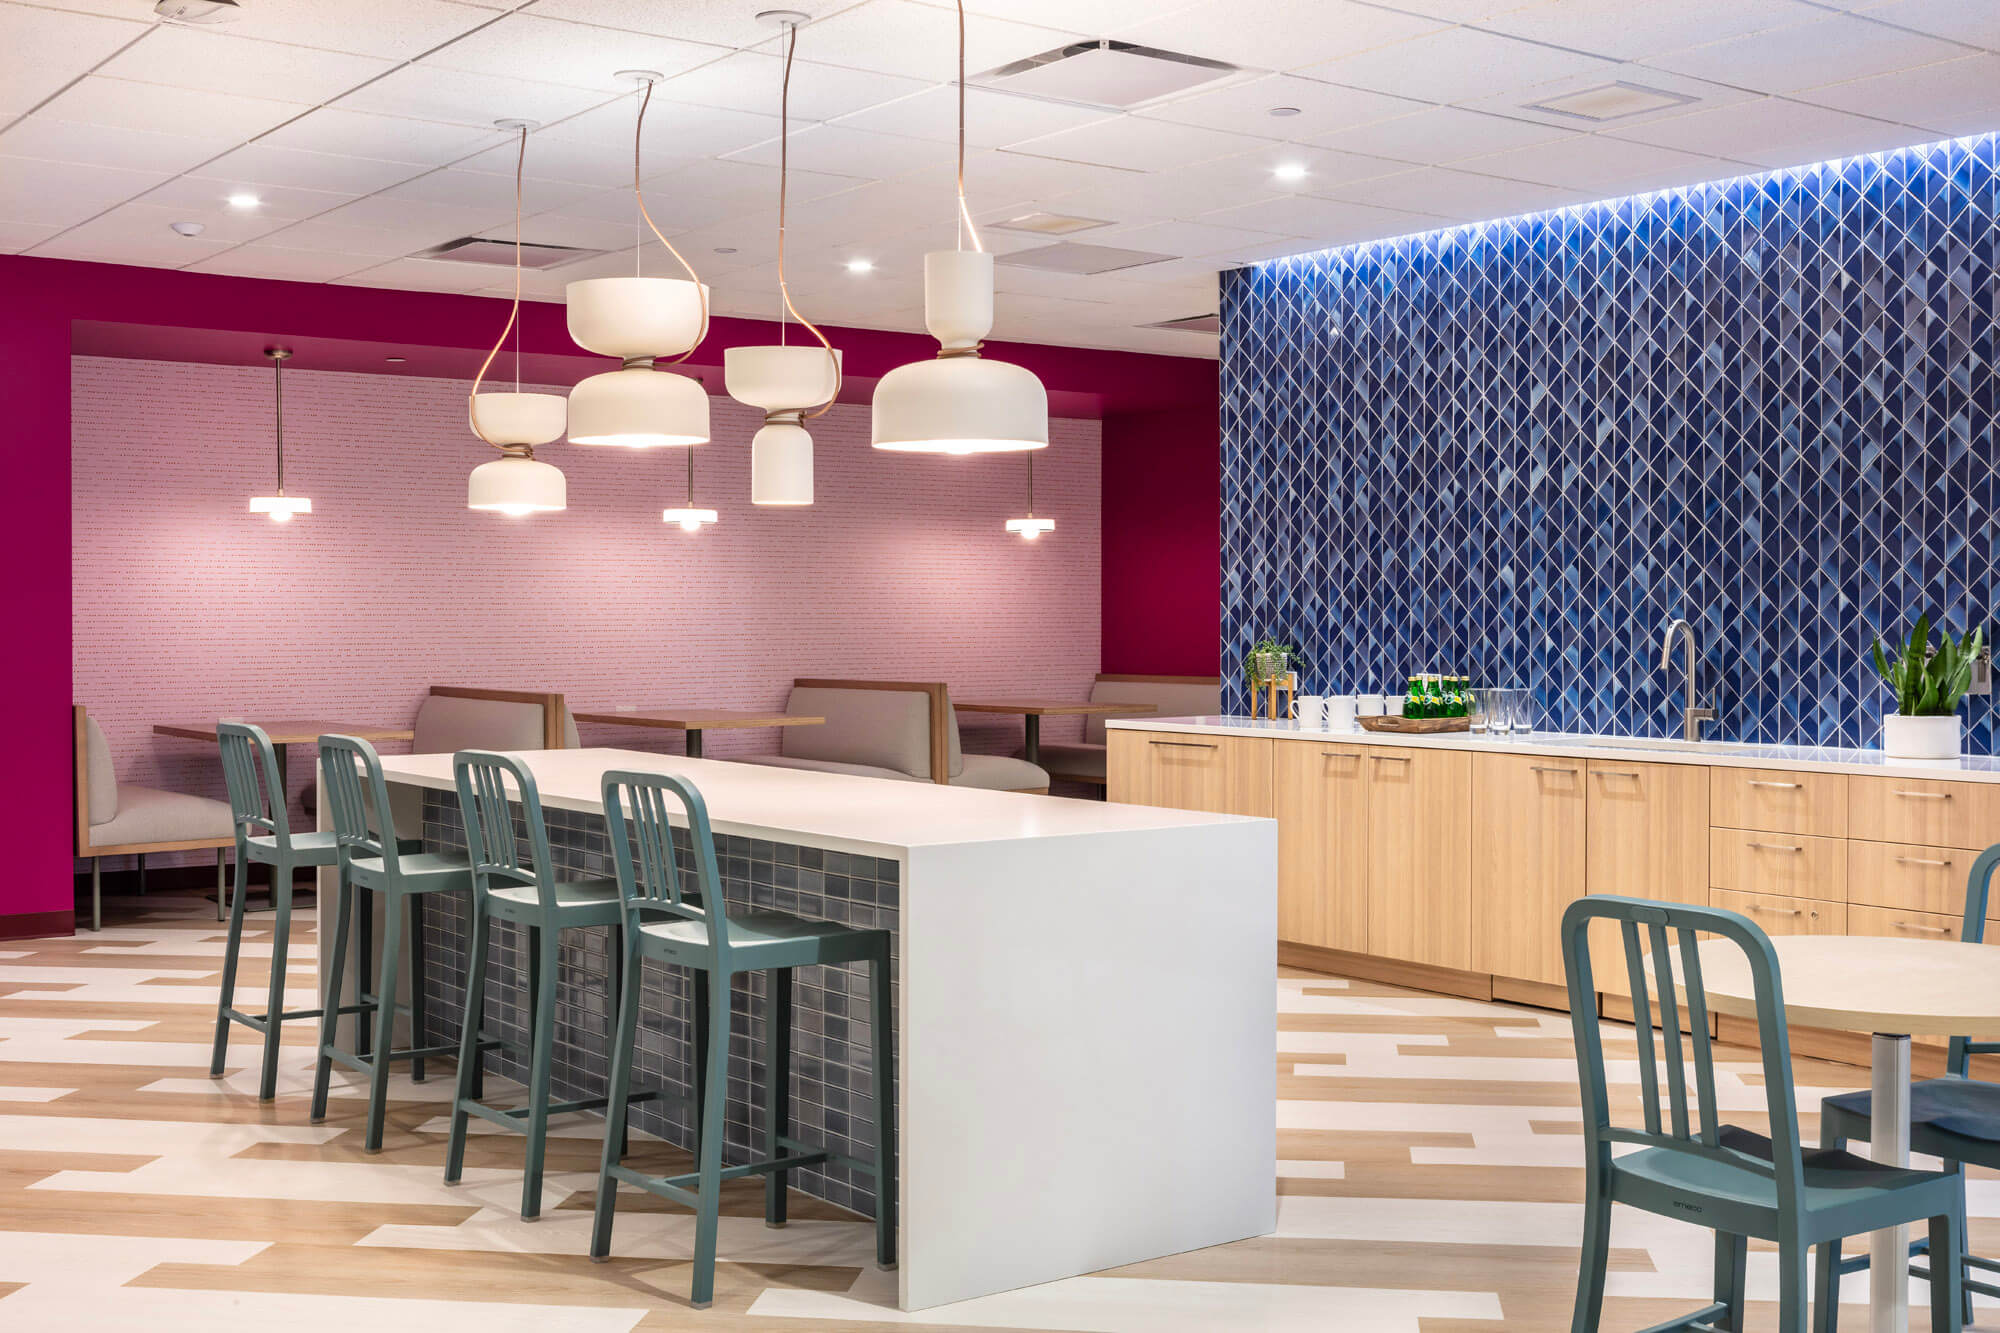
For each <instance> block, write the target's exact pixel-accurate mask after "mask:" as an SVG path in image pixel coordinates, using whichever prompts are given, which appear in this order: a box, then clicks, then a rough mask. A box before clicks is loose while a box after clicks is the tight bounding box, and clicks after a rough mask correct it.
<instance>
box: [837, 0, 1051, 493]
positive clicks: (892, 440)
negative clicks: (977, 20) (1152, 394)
mask: <svg viewBox="0 0 2000 1333" xmlns="http://www.w3.org/2000/svg"><path fill="white" fill-rule="evenodd" d="M958 226H959V236H960V243H961V245H962V244H963V243H964V240H965V239H968V238H969V239H970V240H971V241H972V249H971V250H970V251H966V250H963V249H959V250H940V251H935V252H933V253H931V254H927V255H925V256H924V326H925V327H926V328H928V329H929V330H930V331H931V336H932V337H934V338H936V339H937V340H938V354H937V359H936V360H935V361H918V362H914V363H912V364H910V365H907V366H898V367H896V369H894V370H892V371H890V372H889V373H888V374H886V375H884V376H883V377H882V378H881V380H880V381H878V382H877V383H876V385H875V411H874V444H875V447H876V448H877V449H891V450H896V451H898V452H902V453H914V454H988V453H1007V452H1012V451H1015V450H1021V449H1046V448H1048V444H1049V396H1048V393H1047V392H1046V391H1045V390H1043V388H1042V382H1041V381H1040V380H1038V379H1036V378H1035V376H1034V374H1033V373H1032V372H1030V371H1029V370H1027V369H1025V368H1024V367H1021V366H1016V365H1010V364H1009V363H1007V362H1005V361H985V360H982V359H980V355H979V341H980V339H982V338H984V337H985V336H986V335H987V334H988V333H990V332H992V330H993V256H992V255H989V254H987V253H985V251H984V248H983V247H982V246H981V245H980V244H979V231H978V229H977V228H976V227H974V226H973V225H972V213H971V211H970V210H969V209H967V208H966V206H965V2H964V0H959V3H958Z"/></svg>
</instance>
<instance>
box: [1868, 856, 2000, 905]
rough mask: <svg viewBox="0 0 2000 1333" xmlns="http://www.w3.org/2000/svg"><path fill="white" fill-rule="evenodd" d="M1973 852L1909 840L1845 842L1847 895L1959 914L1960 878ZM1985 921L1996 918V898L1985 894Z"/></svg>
mask: <svg viewBox="0 0 2000 1333" xmlns="http://www.w3.org/2000/svg"><path fill="white" fill-rule="evenodd" d="M1978 859H1979V853H1978V852H1968V851H1966V850H1965V849H1963V848H1960V847H1923V846H1919V845H1918V844H1916V843H1909V842H1850V843H1848V844H1847V899H1848V901H1849V902H1854V903H1866V904H1868V905H1869V906H1873V907H1893V908H1900V909H1902V910H1905V911H1913V912H1936V913H1938V914H1940V915H1943V916H1948V917H1951V918H1953V919H1954V920H1962V919H1963V918H1964V916H1965V881H1966V878H1967V876H1969V875H1970V874H1971V873H1972V863H1973V862H1974V861H1977V860H1978ZM1986 916H1987V919H1988V920H1993V919H1996V918H2000V898H1992V897H1989V898H1988V899H1987V903H1986Z"/></svg>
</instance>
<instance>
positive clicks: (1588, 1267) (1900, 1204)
mask: <svg viewBox="0 0 2000 1333" xmlns="http://www.w3.org/2000/svg"><path fill="white" fill-rule="evenodd" d="M1593 921H1607V922H1611V923H1613V924H1615V925H1616V927H1617V928H1618V930H1619V931H1620V932H1621V934H1622V936H1623V939H1624V945H1625V968H1626V980H1627V982H1628V983H1629V984H1630V987H1631V992H1632V1008H1633V1014H1634V1024H1635V1026H1634V1035H1635V1039H1636V1041H1637V1044H1638V1055H1639V1061H1638V1064H1639V1096H1640V1101H1641V1104H1642V1107H1643V1117H1644V1128H1631V1127H1627V1126H1620V1125H1614V1124H1613V1123H1612V1121H1611V1111H1610V1100H1609V1094H1608V1091H1607V1088H1606V1079H1605V1074H1604V1045H1603V1041H1602V1034H1601V1031H1600V1028H1601V1024H1600V1020H1599V1019H1598V1016H1597V1003H1596V1000H1597V987H1596V983H1595V980H1594V979H1593V978H1592V976H1591V970H1590V949H1589V940H1588V935H1589V928H1590V924H1591V922H1593ZM1697 932H1699V933H1702V934H1710V935H1716V936H1719V937H1721V938H1723V939H1726V940H1728V941H1730V942H1731V943H1732V944H1734V945H1735V946H1736V947H1738V948H1740V949H1742V950H1743V952H1744V954H1745V956H1747V957H1748V959H1749V961H1750V973H1751V977H1752V981H1753V986H1754V990H1755V995H1756V1003H1757V1034H1758V1044H1759V1046H1760V1047H1761V1049H1762V1053H1763V1064H1764V1096H1765V1104H1766V1107H1767V1109H1768V1111H1769V1113H1770V1121H1771V1133H1770V1135H1769V1137H1766V1136H1765V1135H1762V1134H1756V1133H1752V1132H1751V1131H1749V1130H1745V1129H1739V1128H1737V1127H1736V1126H1734V1125H1724V1124H1721V1123H1720V1122H1719V1120H1718V1118H1717V1114H1716V1105H1715V1063H1714V1054H1713V1051H1712V1050H1711V1048H1710V1044H1709V1039H1708V998H1707V993H1706V991H1705V990H1704V989H1703V986H1702V979H1701V958H1700V955H1699V954H1698V953H1697V952H1696V949H1695V936H1696V934H1697ZM1670 933H1671V937H1672V942H1671V944H1670V943H1669V936H1670ZM1562 944H1563V963H1564V966H1565V968H1566V969H1567V972H1568V976H1569V1006H1570V1025H1571V1028H1572V1030H1573V1031H1574V1034H1575V1038H1576V1066H1577V1074H1578V1077H1579V1079H1580V1081H1581V1083H1582V1086H1583V1138H1584V1146H1585V1153H1586V1155H1585V1160H1584V1170H1585V1175H1584V1222H1583V1228H1584V1230H1583V1253H1582V1257H1581V1261H1580V1263H1579V1264H1578V1267H1577V1284H1576V1309H1575V1314H1574V1317H1573V1318H1572V1320H1571V1323H1570V1328H1571V1330H1572V1333H1597V1328H1598V1321H1599V1318H1600V1317H1601V1314H1602V1311H1603V1306H1604V1279H1605V1273H1606V1270H1607V1264H1608V1260H1609V1258H1610V1245H1611V1205H1612V1204H1614V1203H1622V1204H1626V1205H1629V1206H1630V1207H1633V1208H1641V1209H1644V1210H1645V1211H1647V1212H1649V1213H1657V1214H1659V1215H1660V1216H1662V1217H1672V1218H1677V1219H1680V1220H1683V1221H1693V1222H1695V1224H1696V1225H1698V1226H1703V1227H1706V1228H1708V1229H1709V1230H1711V1231H1713V1232H1715V1300H1714V1301H1713V1302H1712V1303H1711V1304H1709V1305H1706V1306H1703V1307H1702V1308H1701V1309H1699V1310H1696V1311H1693V1312H1692V1313H1690V1314H1687V1315H1684V1316H1682V1317H1680V1318H1679V1319H1675V1320H1670V1321H1668V1322H1666V1323H1662V1324H1655V1325H1653V1329H1654V1330H1668V1329H1698V1328H1710V1329H1715V1330H1728V1331H1729V1333H1741V1330H1742V1329H1743V1326H1744V1323H1743V1320H1744V1267H1745V1264H1746V1262H1747V1256H1748V1251H1749V1238H1750V1237H1752V1236H1755V1237H1757V1238H1758V1239H1760V1240H1766V1241H1771V1242H1774V1243H1775V1244H1776V1245H1777V1246H1778V1269H1779V1274H1780V1279H1779V1288H1778V1330H1779V1333H1806V1314H1807V1309H1806V1306H1807V1296H1808V1289H1809V1288H1808V1283H1807V1278H1806V1258H1807V1252H1808V1250H1809V1249H1811V1248H1812V1247H1814V1246H1821V1247H1825V1246H1827V1245H1828V1243H1829V1242H1834V1241H1838V1240H1839V1239H1840V1238H1842V1237H1844V1236H1853V1235H1859V1234H1861V1233H1863V1232H1869V1231H1879V1230H1881V1229H1883V1228H1884V1227H1894V1226H1904V1225H1907V1224H1909V1223H1913V1222H1919V1221H1928V1222H1929V1224H1930V1236H1931V1246H1932V1249H1933V1250H1934V1251H1935V1252H1940V1253H1944V1254H1956V1253H1957V1252H1958V1245H1959V1243H1960V1238H1961V1237H1962V1236H1963V1235H1964V1233H1965V1217H1964V1213H1963V1211H1962V1199H1961V1196H1960V1193H1959V1183H1958V1180H1957V1178H1956V1177H1954V1176H1952V1175H1950V1174H1947V1173H1945V1172H1942V1171H1915V1170H1910V1169H1907V1168H1901V1167H1891V1166H1883V1165H1880V1164H1879V1163H1876V1162H1870V1161H1867V1160H1865V1159H1863V1158H1860V1157H1856V1156H1854V1155H1852V1154H1850V1153H1846V1152H1841V1151H1838V1150H1831V1151H1829V1150H1824V1149H1823V1150H1821V1151H1818V1152H1813V1153H1807V1154H1802V1153H1801V1152H1800V1150H1799V1120H1798V1109H1797V1106H1796V1104H1795V1103H1794V1100H1793V1093H1792V1063H1791V1059H1792V1054H1791V1038H1790V1035H1789V1033H1788V1030H1787V1028H1786V1026H1785V1001H1784V992H1783V988H1782V985H1781V983H1780V981H1779V978H1778V958H1777V955H1776V954H1775V953H1774V952H1773V951H1772V949H1771V941H1770V939H1769V938H1768V937H1767V936H1766V935H1765V934H1764V932H1763V931H1762V930H1759V929H1758V928H1757V927H1756V925H1754V924H1753V923H1752V922H1751V921H1750V919H1749V918H1747V917H1744V916H1740V915H1738V914H1737V913H1735V912H1725V911H1722V910H1720V909H1717V908H1710V907H1690V906H1687V905H1685V904H1682V903H1664V902H1647V901H1645V900H1643V899H1639V898H1617V897H1608V896H1607V897H1595V896H1594V897H1588V898H1580V899H1578V900H1577V901H1575V902H1573V903H1571V904H1570V905H1569V909H1568V910H1567V911H1565V912H1564V913H1563V920H1562ZM1676 958H1677V960H1678V963H1679V970H1680V989H1681V991H1682V993H1684V994H1685V996H1686V999H1687V1024H1688V1029H1689V1031H1690V1033H1691V1034H1692V1037H1693V1047H1694V1049H1693V1057H1692V1060H1691V1061H1690V1060H1689V1059H1687V1058H1686V1057H1685V1056H1684V1053H1683V1050H1682V1046H1683V1039H1682V1036H1681V1008H1680V1004H1679V1001H1678V1000H1677V998H1676V990H1675V979H1674V969H1675V963H1676ZM1649 966H1650V975H1651V976H1652V978H1653V980H1654V982H1655V985H1656V990H1657V994H1658V997H1659V1003H1660V1015H1659V1016H1660V1033H1659V1036H1660V1041H1659V1045H1660V1046H1661V1047H1663V1048H1664V1051H1665V1055H1666V1069H1665V1079H1664V1081H1665V1083H1666V1085H1667V1087H1666V1090H1667V1096H1668V1109H1669V1116H1670V1118H1669V1119H1668V1121H1667V1122H1666V1124H1665V1126H1664V1127H1663V1126H1662V1122H1661V1117H1660V1084H1661V1082H1662V1078H1661V1070H1660V1065H1659V1061H1658V1060H1656V1059H1655V1057H1654V1031H1653V1006H1652V1001H1651V1000H1650V999H1649V998H1648V995H1647V991H1646V984H1647V977H1648V969H1649ZM1690 1063H1691V1064H1692V1066H1693V1077H1694V1085H1695V1099H1696V1100H1695V1107H1694V1116H1693V1118H1692V1119H1691V1118H1690V1114H1689V1106H1688V1088H1687V1075H1688V1072H1689V1070H1688V1066H1689V1064H1690ZM1619 1144H1625V1145H1631V1146H1633V1147H1634V1148H1635V1149H1636V1151H1632V1152H1627V1153H1625V1154H1624V1155H1623V1156H1619V1157H1613V1156H1612V1151H1611V1150H1612V1147H1613V1146H1614V1145H1619ZM1826 1254H1827V1251H1826V1249H1825V1248H1822V1249H1821V1250H1820V1258H1821V1262H1825V1258H1826ZM1961 1301H1962V1292H1961V1290H1960V1286H1959V1273H1958V1268H1957V1266H1956V1265H1951V1266H1950V1267H1949V1269H1948V1271H1947V1272H1946V1274H1945V1276H1944V1280H1942V1281H1939V1282H1935V1283H1933V1284H1932V1286H1931V1329H1932V1333H1958V1330H1960V1329H1961V1328H1962V1327H1963V1325H1962V1323H1961V1317H1962V1312H1961V1310H1960V1304H1961ZM1649 1333H1651V1330H1649Z"/></svg>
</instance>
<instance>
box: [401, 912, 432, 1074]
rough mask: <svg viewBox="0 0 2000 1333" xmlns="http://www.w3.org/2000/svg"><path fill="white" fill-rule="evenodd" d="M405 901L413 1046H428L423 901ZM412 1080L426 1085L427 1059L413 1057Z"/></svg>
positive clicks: (411, 1063) (428, 1025) (419, 1056)
mask: <svg viewBox="0 0 2000 1333" xmlns="http://www.w3.org/2000/svg"><path fill="white" fill-rule="evenodd" d="M404 900H405V901H406V902H408V903H409V905H410V1045H412V1046H425V1045H428V1044H429V1042H430V1035H429V1029H430V1024H429V1023H427V1022H426V1021H425V1019H426V1018H428V1017H429V1014H428V1012H427V1011H428V1009H429V1006H428V1005H427V1004H426V1003H425V1002H424V978H425V977H426V976H427V975H429V974H428V973H427V972H426V971H425V970H424V900H423V897H422V896H421V895H419V894H414V893H412V894H406V895H404ZM410 1080H411V1082H413V1083H421V1082H423V1081H424V1057H423V1056H421V1055H413V1056H411V1057H410Z"/></svg>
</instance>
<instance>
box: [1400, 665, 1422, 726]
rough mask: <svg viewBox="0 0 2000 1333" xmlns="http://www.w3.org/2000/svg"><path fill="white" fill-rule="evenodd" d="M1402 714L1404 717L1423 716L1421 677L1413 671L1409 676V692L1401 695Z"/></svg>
mask: <svg viewBox="0 0 2000 1333" xmlns="http://www.w3.org/2000/svg"><path fill="white" fill-rule="evenodd" d="M1403 716H1404V717H1423V716H1424V685H1423V678H1422V677H1421V676H1418V675H1416V674H1414V673H1412V674H1411V676H1410V692H1409V693H1408V694H1406V695H1404V696H1403Z"/></svg>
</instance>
